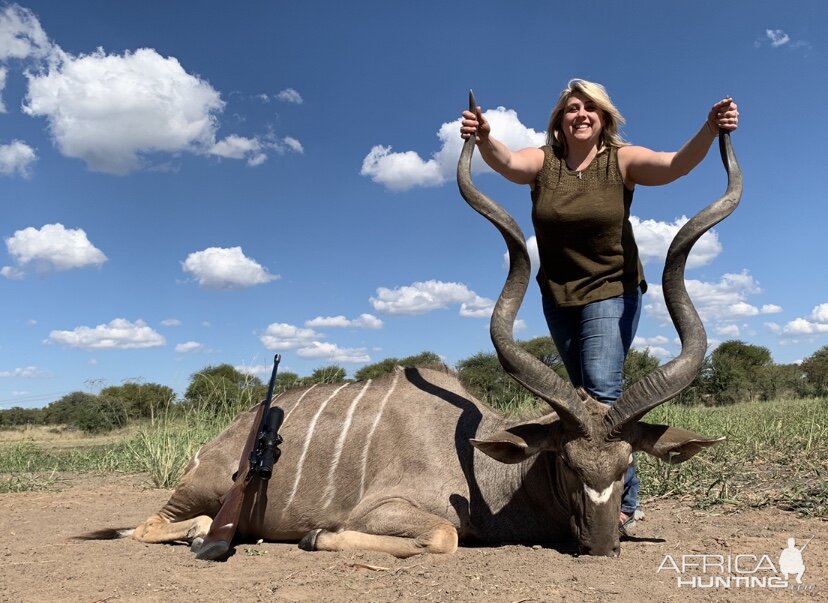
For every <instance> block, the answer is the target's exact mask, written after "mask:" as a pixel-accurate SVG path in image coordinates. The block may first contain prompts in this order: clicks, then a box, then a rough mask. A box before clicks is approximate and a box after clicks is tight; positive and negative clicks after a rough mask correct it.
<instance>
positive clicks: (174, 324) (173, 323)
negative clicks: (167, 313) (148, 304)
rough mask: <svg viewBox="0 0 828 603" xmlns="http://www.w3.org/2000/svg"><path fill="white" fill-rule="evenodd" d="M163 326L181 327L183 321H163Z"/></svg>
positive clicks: (174, 319)
mask: <svg viewBox="0 0 828 603" xmlns="http://www.w3.org/2000/svg"><path fill="white" fill-rule="evenodd" d="M161 324H162V325H164V326H165V327H180V326H181V321H180V320H178V319H177V318H166V319H164V320H162V321H161Z"/></svg>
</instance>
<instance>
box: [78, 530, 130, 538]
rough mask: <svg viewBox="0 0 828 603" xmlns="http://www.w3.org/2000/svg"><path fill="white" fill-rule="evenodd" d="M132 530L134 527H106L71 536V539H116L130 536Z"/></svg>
mask: <svg viewBox="0 0 828 603" xmlns="http://www.w3.org/2000/svg"><path fill="white" fill-rule="evenodd" d="M133 532H135V528H106V529H103V530H95V531H94V532H86V533H85V534H79V535H77V536H72V537H71V540H118V539H119V538H129V537H131V536H132V534H133Z"/></svg>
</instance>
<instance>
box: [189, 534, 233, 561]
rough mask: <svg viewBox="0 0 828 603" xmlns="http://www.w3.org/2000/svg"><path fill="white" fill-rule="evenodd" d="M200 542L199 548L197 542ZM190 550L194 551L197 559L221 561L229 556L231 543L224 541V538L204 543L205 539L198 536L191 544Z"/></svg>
mask: <svg viewBox="0 0 828 603" xmlns="http://www.w3.org/2000/svg"><path fill="white" fill-rule="evenodd" d="M198 541H201V542H199V543H198V544H199V546H198V548H195V547H196V542H198ZM190 550H192V551H194V552H195V554H196V559H200V560H202V561H221V560H223V559H226V558H227V553H229V552H230V543H229V542H224V541H223V540H217V541H216V542H211V543H210V544H206V545H205V544H204V539H202V538H196V539H195V540H193V544H192V545H190Z"/></svg>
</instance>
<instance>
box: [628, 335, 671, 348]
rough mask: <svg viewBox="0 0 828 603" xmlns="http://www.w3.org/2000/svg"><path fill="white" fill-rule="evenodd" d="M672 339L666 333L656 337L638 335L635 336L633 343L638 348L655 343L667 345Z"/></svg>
mask: <svg viewBox="0 0 828 603" xmlns="http://www.w3.org/2000/svg"><path fill="white" fill-rule="evenodd" d="M668 343H670V340H669V339H668V338H667V337H665V336H664V335H656V336H654V337H641V336H639V335H636V336H635V337H634V338H633V345H634V346H635V347H637V348H646V347H648V346H654V345H666V344H668Z"/></svg>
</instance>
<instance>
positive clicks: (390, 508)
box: [299, 501, 457, 559]
mask: <svg viewBox="0 0 828 603" xmlns="http://www.w3.org/2000/svg"><path fill="white" fill-rule="evenodd" d="M299 546H300V547H301V548H303V549H305V550H309V551H379V552H382V553H388V554H389V555H394V556H395V557H400V558H403V559H404V558H406V557H412V556H414V555H420V554H422V553H441V554H451V553H454V552H455V551H456V550H457V529H456V528H455V527H454V526H453V525H452V524H451V523H449V522H448V521H446V520H445V519H444V518H442V517H439V516H437V515H432V514H431V513H427V512H425V511H422V510H420V509H418V508H416V507H414V506H413V505H411V504H410V503H408V502H404V501H393V502H388V503H385V504H382V505H380V506H378V507H375V508H374V509H372V510H371V511H370V512H368V513H366V514H364V515H362V516H360V517H358V518H357V519H355V520H352V521H350V522H348V525H347V526H346V529H345V530H343V531H341V532H329V531H327V530H313V531H311V532H310V533H308V534H307V535H306V536H305V537H304V538H303V539H302V542H300V543H299Z"/></svg>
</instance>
